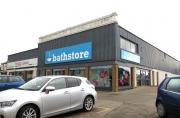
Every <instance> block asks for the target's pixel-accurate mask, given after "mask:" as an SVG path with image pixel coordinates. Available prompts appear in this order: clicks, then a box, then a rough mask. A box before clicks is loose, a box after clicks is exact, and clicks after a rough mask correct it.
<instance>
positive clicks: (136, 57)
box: [120, 49, 140, 63]
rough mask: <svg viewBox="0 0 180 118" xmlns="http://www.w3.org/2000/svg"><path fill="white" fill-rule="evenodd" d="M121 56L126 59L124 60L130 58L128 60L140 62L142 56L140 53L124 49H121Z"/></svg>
mask: <svg viewBox="0 0 180 118" xmlns="http://www.w3.org/2000/svg"><path fill="white" fill-rule="evenodd" d="M120 58H121V59H124V60H128V61H132V62H135V63H140V56H139V55H136V54H134V53H131V52H129V51H126V50H122V49H121V54H120Z"/></svg>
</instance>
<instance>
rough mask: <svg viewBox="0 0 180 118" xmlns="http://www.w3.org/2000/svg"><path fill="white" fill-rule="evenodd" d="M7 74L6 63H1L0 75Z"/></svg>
mask: <svg viewBox="0 0 180 118" xmlns="http://www.w3.org/2000/svg"><path fill="white" fill-rule="evenodd" d="M6 74H7V62H4V63H1V65H0V75H6Z"/></svg>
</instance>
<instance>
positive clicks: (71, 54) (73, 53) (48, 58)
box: [45, 42, 92, 64]
mask: <svg viewBox="0 0 180 118" xmlns="http://www.w3.org/2000/svg"><path fill="white" fill-rule="evenodd" d="M89 59H92V42H86V43H81V44H77V45H73V46H67V47H63V48H58V49H53V50H48V51H46V52H45V64H55V63H63V62H72V61H82V60H89Z"/></svg>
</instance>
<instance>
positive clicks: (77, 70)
mask: <svg viewBox="0 0 180 118" xmlns="http://www.w3.org/2000/svg"><path fill="white" fill-rule="evenodd" d="M84 72H85V70H84V68H71V69H70V70H69V75H73V76H80V77H84V74H85V73H84Z"/></svg>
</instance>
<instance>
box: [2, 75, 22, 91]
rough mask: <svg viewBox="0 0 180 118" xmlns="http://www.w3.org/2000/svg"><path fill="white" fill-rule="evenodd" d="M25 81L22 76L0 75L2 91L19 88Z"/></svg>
mask: <svg viewBox="0 0 180 118" xmlns="http://www.w3.org/2000/svg"><path fill="white" fill-rule="evenodd" d="M24 83H25V81H24V80H23V79H22V78H21V77H20V76H11V75H0V91H3V90H7V89H11V88H17V87H19V86H21V85H23V84H24Z"/></svg>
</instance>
